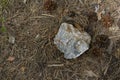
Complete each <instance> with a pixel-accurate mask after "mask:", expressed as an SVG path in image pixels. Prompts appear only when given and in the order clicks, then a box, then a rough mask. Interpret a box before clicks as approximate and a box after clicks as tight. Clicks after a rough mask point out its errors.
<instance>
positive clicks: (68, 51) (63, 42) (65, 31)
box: [54, 23, 91, 59]
mask: <svg viewBox="0 0 120 80" xmlns="http://www.w3.org/2000/svg"><path fill="white" fill-rule="evenodd" d="M90 41H91V37H90V35H89V34H88V33H87V32H84V31H79V30H78V29H77V28H74V26H73V25H72V24H68V23H62V24H61V26H60V28H59V31H58V33H57V35H56V36H55V38H54V44H55V45H56V46H57V48H58V49H59V50H60V51H61V52H63V53H64V57H65V58H66V59H73V58H77V57H79V56H80V55H81V54H83V53H84V52H85V51H87V50H88V49H89V44H90Z"/></svg>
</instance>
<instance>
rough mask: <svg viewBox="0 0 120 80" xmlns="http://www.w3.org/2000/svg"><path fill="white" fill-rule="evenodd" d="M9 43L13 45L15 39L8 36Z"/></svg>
mask: <svg viewBox="0 0 120 80" xmlns="http://www.w3.org/2000/svg"><path fill="white" fill-rule="evenodd" d="M8 41H9V43H12V44H14V43H15V37H13V36H9V40H8Z"/></svg>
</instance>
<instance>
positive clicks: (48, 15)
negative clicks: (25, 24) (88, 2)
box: [41, 14, 55, 17]
mask: <svg viewBox="0 0 120 80" xmlns="http://www.w3.org/2000/svg"><path fill="white" fill-rule="evenodd" d="M41 15H42V16H47V17H55V16H53V15H50V14H41Z"/></svg>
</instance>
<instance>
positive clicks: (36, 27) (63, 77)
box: [0, 0, 120, 80]
mask: <svg viewBox="0 0 120 80" xmlns="http://www.w3.org/2000/svg"><path fill="white" fill-rule="evenodd" d="M3 1H4V0H3ZM6 1H8V4H7V5H6V6H5V7H3V5H2V9H1V10H2V14H1V17H4V18H5V21H4V22H3V23H2V24H4V25H5V27H6V31H5V32H0V80H120V38H119V37H120V36H118V35H117V34H118V33H119V32H120V30H118V32H114V31H111V32H110V31H109V28H110V27H111V25H112V24H114V23H117V25H118V26H119V28H120V25H119V23H120V19H119V21H118V22H115V20H116V16H112V15H111V14H112V13H115V12H116V11H117V10H118V8H119V10H120V1H119V0H53V1H54V3H53V4H49V3H47V4H45V2H46V0H6ZM99 1H102V2H101V3H100V2H99ZM98 4H100V5H103V8H105V9H106V14H109V13H110V15H111V16H112V20H114V21H112V20H111V18H110V19H109V18H107V19H106V17H104V18H103V19H102V20H101V21H97V15H96V14H95V13H94V12H95V6H96V5H98ZM45 5H52V6H45ZM49 7H50V8H49ZM51 7H52V8H51ZM69 11H73V12H72V13H71V12H70V13H69ZM76 14H77V16H75V15H76ZM113 15H114V14H113ZM118 15H119V14H118ZM74 16H75V18H74V19H73V18H72V19H73V21H75V22H77V23H78V25H80V26H81V27H82V28H84V30H85V31H86V32H88V33H89V34H90V35H91V37H92V41H91V45H90V49H89V50H88V51H87V52H85V53H84V54H83V55H81V56H80V57H78V58H76V59H72V60H67V59H65V58H64V56H63V53H61V52H60V51H59V50H58V49H57V48H56V45H54V41H53V39H54V37H55V34H56V33H57V32H58V29H59V26H60V24H61V23H62V22H68V23H71V24H73V25H76V24H75V23H74V22H72V20H71V21H68V20H67V19H68V18H69V17H74ZM119 16H120V15H119ZM107 17H109V16H107ZM117 17H118V16H117ZM119 18H120V17H119ZM108 22H110V23H111V24H108ZM2 24H0V25H2ZM110 29H111V28H110ZM101 34H104V35H105V38H104V36H103V37H100V39H99V38H97V39H99V40H101V41H99V40H98V41H99V42H98V41H96V40H97V39H96V36H97V35H101ZM106 35H107V36H108V37H106ZM119 35H120V34H119ZM10 36H13V37H14V38H15V43H10V41H9V37H10ZM108 38H110V41H111V42H108V41H109V39H108ZM102 40H103V41H102ZM104 40H106V42H105V41H104ZM101 45H102V46H101Z"/></svg>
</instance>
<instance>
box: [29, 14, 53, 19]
mask: <svg viewBox="0 0 120 80" xmlns="http://www.w3.org/2000/svg"><path fill="white" fill-rule="evenodd" d="M47 17H55V16H53V15H50V14H41V16H34V17H30V19H34V18H47Z"/></svg>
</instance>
